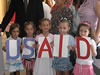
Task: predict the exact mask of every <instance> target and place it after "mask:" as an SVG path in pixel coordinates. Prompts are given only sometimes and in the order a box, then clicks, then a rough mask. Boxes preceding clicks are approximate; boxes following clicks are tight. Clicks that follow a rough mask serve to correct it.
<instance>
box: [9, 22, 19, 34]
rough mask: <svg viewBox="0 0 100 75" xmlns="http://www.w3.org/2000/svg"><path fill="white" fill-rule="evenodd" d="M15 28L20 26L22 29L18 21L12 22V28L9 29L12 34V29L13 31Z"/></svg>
mask: <svg viewBox="0 0 100 75" xmlns="http://www.w3.org/2000/svg"><path fill="white" fill-rule="evenodd" d="M15 28H18V29H19V30H20V26H19V24H17V23H14V24H11V26H10V30H9V32H10V34H12V31H13V30H14V29H15Z"/></svg>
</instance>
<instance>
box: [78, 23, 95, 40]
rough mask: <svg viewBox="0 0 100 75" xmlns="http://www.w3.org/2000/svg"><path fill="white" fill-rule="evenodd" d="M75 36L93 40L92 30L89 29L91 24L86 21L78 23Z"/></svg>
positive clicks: (93, 33)
mask: <svg viewBox="0 0 100 75" xmlns="http://www.w3.org/2000/svg"><path fill="white" fill-rule="evenodd" d="M77 35H78V36H81V37H91V38H92V39H94V40H95V32H94V30H93V28H92V27H91V24H90V23H89V22H86V21H85V22H82V23H80V25H79V27H78V29H77Z"/></svg>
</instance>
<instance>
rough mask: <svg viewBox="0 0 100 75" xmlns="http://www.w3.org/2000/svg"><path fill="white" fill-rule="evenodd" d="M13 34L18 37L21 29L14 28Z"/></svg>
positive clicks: (13, 36)
mask: <svg viewBox="0 0 100 75" xmlns="http://www.w3.org/2000/svg"><path fill="white" fill-rule="evenodd" d="M11 34H12V38H13V39H17V37H18V36H19V29H18V28H15V29H13V30H12V32H11Z"/></svg>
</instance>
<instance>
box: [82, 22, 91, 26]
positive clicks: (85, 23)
mask: <svg viewBox="0 0 100 75" xmlns="http://www.w3.org/2000/svg"><path fill="white" fill-rule="evenodd" d="M80 24H86V25H88V26H90V24H89V23H87V22H81V23H80Z"/></svg>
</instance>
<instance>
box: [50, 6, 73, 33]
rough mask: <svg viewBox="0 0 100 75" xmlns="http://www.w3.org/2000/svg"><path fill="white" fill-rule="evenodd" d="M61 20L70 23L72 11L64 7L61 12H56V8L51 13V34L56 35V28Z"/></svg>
mask: <svg viewBox="0 0 100 75" xmlns="http://www.w3.org/2000/svg"><path fill="white" fill-rule="evenodd" d="M61 18H67V19H69V20H70V21H71V22H72V18H73V15H72V11H71V10H70V9H69V8H67V7H66V6H65V7H64V8H63V9H62V10H61V11H58V8H56V9H55V10H53V11H52V18H51V25H52V26H51V32H52V33H53V34H58V32H59V31H58V29H57V26H58V23H59V21H60V19H61Z"/></svg>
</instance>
